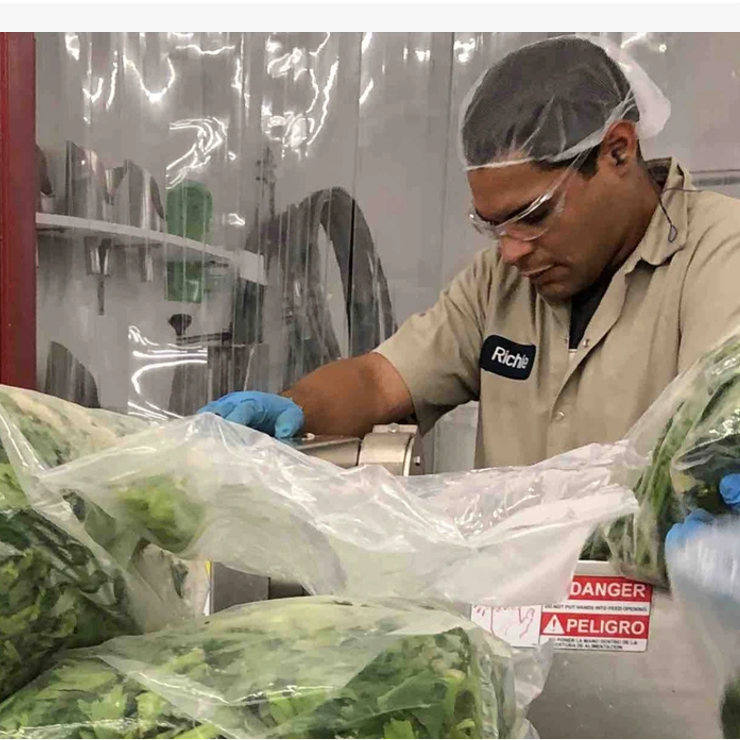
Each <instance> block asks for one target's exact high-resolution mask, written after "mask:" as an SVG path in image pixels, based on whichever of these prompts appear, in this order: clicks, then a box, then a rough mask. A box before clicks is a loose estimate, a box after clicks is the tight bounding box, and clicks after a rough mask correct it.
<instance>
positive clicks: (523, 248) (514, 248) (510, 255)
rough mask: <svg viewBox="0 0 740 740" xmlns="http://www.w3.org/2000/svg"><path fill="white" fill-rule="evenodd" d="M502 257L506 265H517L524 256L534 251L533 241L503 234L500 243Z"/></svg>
mask: <svg viewBox="0 0 740 740" xmlns="http://www.w3.org/2000/svg"><path fill="white" fill-rule="evenodd" d="M498 248H499V252H500V253H501V259H502V260H503V262H504V264H505V265H515V264H516V263H517V262H519V260H521V259H522V257H526V256H527V255H528V254H531V253H532V252H533V251H534V245H533V243H532V242H523V241H519V240H518V239H514V238H513V237H511V236H502V237H501V238H500V239H499V243H498Z"/></svg>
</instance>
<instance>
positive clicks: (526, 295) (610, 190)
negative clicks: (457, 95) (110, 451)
mask: <svg viewBox="0 0 740 740" xmlns="http://www.w3.org/2000/svg"><path fill="white" fill-rule="evenodd" d="M644 116H645V110H643V109H641V108H640V107H639V106H638V104H637V103H636V101H635V91H633V90H632V88H631V86H630V83H629V82H628V81H627V79H626V78H625V76H624V74H623V72H622V71H621V69H620V67H619V65H618V64H616V63H615V62H614V61H613V60H612V59H611V58H610V57H609V55H607V54H606V53H605V52H604V50H603V49H602V48H601V47H600V46H597V45H595V44H592V43H590V42H588V41H585V40H581V39H577V38H565V39H563V38H561V39H555V40H550V41H547V42H542V43H538V44H533V45H531V46H528V47H525V48H523V49H520V50H518V51H517V52H514V53H512V54H510V55H509V56H507V57H506V58H504V59H503V60H502V61H501V62H499V63H498V64H496V65H495V66H494V67H492V68H491V69H490V70H489V71H488V72H487V73H486V75H485V76H484V77H483V78H482V80H481V81H480V83H479V84H478V86H477V87H476V88H475V90H474V91H473V93H472V95H471V97H470V101H469V103H468V105H467V108H466V109H465V114H464V117H463V122H462V126H461V137H462V151H463V156H464V159H465V164H466V169H467V171H468V181H469V184H470V189H471V193H472V200H473V209H472V211H471V214H472V220H473V222H474V224H475V225H477V227H478V228H479V229H481V230H483V231H486V232H488V233H490V234H491V236H492V237H494V238H495V239H496V242H495V243H494V244H492V248H491V249H488V250H486V251H484V252H483V253H481V254H479V255H478V256H477V257H476V259H475V261H474V262H473V264H472V265H471V266H470V267H468V268H467V269H466V270H464V271H463V272H462V273H460V274H459V275H458V276H457V277H456V278H455V279H454V280H453V281H452V283H451V284H450V285H449V286H448V287H447V289H446V290H445V291H444V292H443V293H442V295H441V297H440V299H439V301H438V302H437V303H436V305H434V306H433V307H432V308H431V309H430V310H429V311H427V312H425V313H421V314H418V315H416V316H412V317H411V318H410V319H409V320H408V321H406V322H405V324H404V325H403V326H402V327H401V328H400V329H399V331H398V332H397V333H396V334H395V335H394V336H393V337H391V338H390V339H389V340H387V341H386V342H385V343H383V344H382V345H381V346H380V347H379V348H378V349H377V350H376V351H374V352H371V353H370V354H367V355H365V356H362V357H357V358H353V359H348V360H341V361H339V362H335V363H332V364H330V365H327V366H325V367H323V368H320V369H319V370H317V371H315V372H313V373H311V374H310V375H308V376H307V377H305V378H304V379H302V380H301V381H300V382H298V383H297V384H296V385H295V386H294V387H293V388H291V389H290V390H288V391H287V392H286V393H285V394H284V395H283V396H271V395H269V394H261V393H253V392H245V393H235V394H230V395H229V396H226V397H225V398H223V399H221V400H219V401H216V402H214V403H212V404H209V406H207V407H206V409H205V410H208V411H214V412H215V413H218V414H220V415H221V416H224V417H225V418H227V419H231V420H233V421H237V422H241V423H245V424H248V425H251V426H254V427H256V428H258V429H260V430H262V431H266V432H268V433H271V434H275V435H276V436H278V437H287V436H291V435H294V434H296V433H298V432H299V431H304V432H314V433H319V434H340V435H353V436H359V435H363V434H365V433H367V432H368V431H370V429H371V428H372V426H373V425H374V424H378V423H387V422H391V421H396V420H400V419H403V418H405V417H408V416H410V415H412V414H415V416H416V418H417V419H418V421H419V423H420V425H421V429H422V431H427V430H428V429H429V428H430V427H431V426H432V425H433V424H434V423H435V422H436V421H437V419H438V418H439V417H440V416H442V415H443V414H444V413H445V412H447V411H448V410H449V409H451V408H453V407H455V406H457V405H459V404H462V403H465V402H467V401H470V400H480V420H479V427H478V442H477V451H476V464H477V465H478V466H479V467H481V466H494V465H528V464H532V463H535V462H538V461H540V460H542V459H544V458H547V457H550V456H552V455H555V454H557V453H560V452H563V451H565V450H568V449H572V448H575V447H578V446H581V445H583V444H587V443H590V442H611V441H615V440H617V439H619V438H621V437H623V436H624V435H625V433H626V432H627V431H628V430H629V428H630V426H631V425H632V424H633V423H634V422H635V421H636V420H637V419H638V418H639V416H640V415H641V414H642V413H643V412H644V411H645V410H646V409H647V407H648V406H649V405H650V404H651V403H652V402H653V401H654V400H655V398H656V397H657V396H658V394H659V393H660V392H661V391H662V390H663V388H665V386H666V385H667V384H668V383H669V382H670V381H671V380H672V379H673V378H674V377H675V376H676V375H677V374H678V373H680V372H681V371H683V370H684V369H686V368H687V367H688V366H689V365H690V364H691V363H692V362H693V361H694V360H695V359H697V357H699V356H700V355H701V354H702V353H704V352H705V351H706V350H707V349H709V348H710V347H711V346H712V345H713V344H714V343H715V342H716V341H717V340H718V339H720V338H721V337H722V336H723V335H724V334H726V333H727V332H728V331H729V330H731V329H732V327H733V326H734V325H735V324H739V323H740V291H738V288H737V285H738V276H740V202H738V201H735V200H733V199H730V198H726V197H724V196H721V195H718V194H714V193H708V192H698V191H696V190H695V189H693V188H692V186H691V181H690V178H689V176H688V174H687V173H686V172H685V170H684V169H683V168H682V167H681V166H680V164H679V163H677V162H676V161H673V160H666V161H660V162H650V163H646V162H645V161H644V160H643V158H642V154H641V150H640V143H639V138H638V136H639V134H638V130H639V127H640V126H641V122H642V121H643V120H644Z"/></svg>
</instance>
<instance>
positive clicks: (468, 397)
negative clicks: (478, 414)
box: [375, 250, 493, 433]
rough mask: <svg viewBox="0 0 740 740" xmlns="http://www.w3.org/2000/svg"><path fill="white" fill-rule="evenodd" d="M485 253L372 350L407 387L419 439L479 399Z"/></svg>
mask: <svg viewBox="0 0 740 740" xmlns="http://www.w3.org/2000/svg"><path fill="white" fill-rule="evenodd" d="M489 253H490V250H487V251H486V252H482V253H480V254H479V255H478V256H477V257H476V259H475V261H474V262H473V264H472V265H470V266H469V267H468V268H467V269H465V270H463V271H462V272H461V273H460V274H458V275H457V277H455V278H454V280H453V281H452V282H451V283H450V284H449V286H448V287H447V288H446V289H445V290H444V291H442V293H441V295H440V297H439V300H438V301H437V302H436V303H435V305H434V306H433V307H432V308H430V309H429V310H428V311H424V312H422V313H418V314H415V315H414V316H411V318H409V319H408V320H407V321H405V322H404V323H403V325H402V326H401V328H400V329H399V330H398V331H397V332H396V333H395V334H394V335H393V336H392V337H390V338H389V339H387V340H386V341H385V342H383V344H381V345H380V346H379V347H378V348H377V349H376V350H375V351H376V352H378V353H380V354H381V355H383V356H384V357H385V358H386V359H387V360H389V361H390V362H391V364H392V365H393V366H394V367H395V368H396V370H398V372H399V373H400V375H401V377H402V378H403V380H404V382H405V383H406V386H407V387H408V389H409V391H410V393H411V397H412V400H413V403H414V410H415V412H416V418H417V419H418V421H419V426H420V427H421V431H422V433H426V432H427V431H429V429H431V427H432V426H434V424H435V423H436V421H437V420H438V419H439V418H440V417H441V416H442V415H443V414H445V413H447V412H448V411H449V410H450V409H452V408H454V407H455V406H458V405H460V404H463V403H467V402H468V401H472V400H477V399H478V394H479V392H480V370H479V365H478V363H479V358H480V350H481V346H482V343H483V332H484V329H485V323H486V321H485V313H486V307H487V305H488V296H489V294H490V287H491V284H492V261H493V260H492V259H491V255H490V254H489Z"/></svg>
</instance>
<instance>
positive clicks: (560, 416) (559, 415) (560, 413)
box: [555, 411, 565, 421]
mask: <svg viewBox="0 0 740 740" xmlns="http://www.w3.org/2000/svg"><path fill="white" fill-rule="evenodd" d="M563 419H565V412H564V411H558V413H557V414H555V421H562V420H563Z"/></svg>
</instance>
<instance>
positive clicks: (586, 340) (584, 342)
mask: <svg viewBox="0 0 740 740" xmlns="http://www.w3.org/2000/svg"><path fill="white" fill-rule="evenodd" d="M589 344H591V340H590V339H584V340H583V347H584V349H585V348H586V347H588V345H589Z"/></svg>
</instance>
